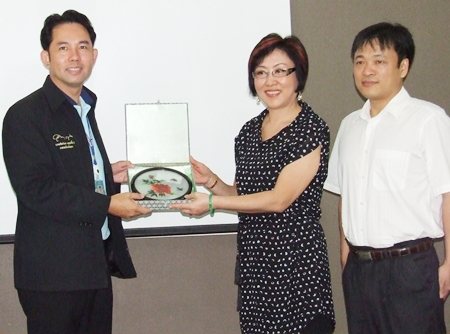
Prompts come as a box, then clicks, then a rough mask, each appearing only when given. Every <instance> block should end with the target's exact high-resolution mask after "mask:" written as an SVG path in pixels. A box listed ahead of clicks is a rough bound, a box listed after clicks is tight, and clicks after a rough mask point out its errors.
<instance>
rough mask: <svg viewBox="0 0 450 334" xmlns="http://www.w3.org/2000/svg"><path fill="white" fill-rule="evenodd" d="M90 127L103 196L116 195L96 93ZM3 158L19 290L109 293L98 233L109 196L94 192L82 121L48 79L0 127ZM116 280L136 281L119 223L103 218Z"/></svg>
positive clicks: (89, 92)
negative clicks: (13, 208) (12, 200)
mask: <svg viewBox="0 0 450 334" xmlns="http://www.w3.org/2000/svg"><path fill="white" fill-rule="evenodd" d="M84 92H85V94H86V93H87V94H88V95H89V96H90V98H91V100H92V101H91V103H90V104H91V110H90V112H89V121H90V124H91V127H92V132H93V134H94V136H95V140H96V141H97V144H98V147H99V150H100V153H101V155H102V158H103V161H104V166H105V177H106V188H107V194H108V195H112V194H116V193H118V192H119V191H120V185H119V184H116V183H114V180H113V175H112V170H111V164H110V162H109V159H108V156H107V154H106V151H105V147H104V145H103V141H102V138H101V136H100V132H99V130H98V126H97V122H96V120H95V105H96V101H97V98H96V96H95V94H94V93H92V92H91V91H89V90H88V89H87V88H84ZM2 136H3V156H4V160H5V164H6V169H7V171H8V175H9V178H10V181H11V185H12V187H13V189H14V191H15V193H16V196H17V205H18V215H17V223H16V232H15V241H14V282H15V287H16V288H18V289H26V290H37V291H74V290H86V289H99V288H105V287H107V286H108V284H109V283H108V282H109V275H110V272H109V267H108V265H107V263H106V260H105V251H104V244H103V240H102V235H101V226H102V225H103V223H104V221H105V217H106V215H107V214H108V213H107V212H108V207H109V203H110V199H111V198H110V196H105V195H101V194H98V193H96V192H95V191H94V176H93V168H92V160H91V155H90V151H89V146H88V142H87V139H86V135H85V132H84V129H83V125H82V123H81V119H80V117H79V115H78V113H77V111H76V109H75V108H74V107H73V106H72V105H71V104H70V102H69V100H68V99H67V97H66V96H65V94H64V93H63V92H62V91H61V90H60V89H59V88H57V87H56V86H55V85H54V83H53V82H52V81H51V79H50V77H47V79H46V81H45V83H44V85H43V87H42V88H41V89H38V90H37V91H35V92H34V93H32V94H30V95H29V96H27V97H25V98H24V99H22V100H20V101H18V102H17V103H15V104H14V105H13V106H12V107H11V108H10V109H9V110H8V112H7V114H6V116H5V118H4V121H3V132H2ZM108 220H109V228H110V230H111V236H110V238H111V243H112V247H113V253H114V256H115V260H116V264H117V266H118V269H119V271H120V275H119V276H122V277H124V278H131V277H135V276H136V272H135V269H134V266H133V263H132V261H131V257H130V255H129V252H128V247H127V243H126V240H125V236H124V231H123V227H122V222H121V219H120V218H119V217H116V216H112V215H108Z"/></svg>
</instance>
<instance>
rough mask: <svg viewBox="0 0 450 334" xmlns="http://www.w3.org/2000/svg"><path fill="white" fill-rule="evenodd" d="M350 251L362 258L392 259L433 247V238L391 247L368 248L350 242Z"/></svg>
mask: <svg viewBox="0 0 450 334" xmlns="http://www.w3.org/2000/svg"><path fill="white" fill-rule="evenodd" d="M349 246H350V251H351V252H352V253H354V254H355V255H356V256H357V257H358V259H360V260H383V259H391V258H394V257H400V256H406V255H411V254H417V253H420V252H425V251H426V250H428V249H430V248H431V247H433V240H432V239H428V238H427V239H425V240H423V239H422V240H421V241H420V242H418V243H416V244H412V245H409V246H405V247H395V246H394V247H390V248H379V249H376V248H373V249H367V247H357V246H353V245H351V244H349Z"/></svg>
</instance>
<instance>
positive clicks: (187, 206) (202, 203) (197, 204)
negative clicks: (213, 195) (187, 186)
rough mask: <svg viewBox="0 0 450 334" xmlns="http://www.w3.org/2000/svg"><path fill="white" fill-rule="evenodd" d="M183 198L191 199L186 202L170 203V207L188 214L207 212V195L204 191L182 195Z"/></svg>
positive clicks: (197, 214)
mask: <svg viewBox="0 0 450 334" xmlns="http://www.w3.org/2000/svg"><path fill="white" fill-rule="evenodd" d="M184 198H185V199H189V200H193V201H192V202H188V203H178V204H171V205H170V208H171V209H178V210H180V211H181V212H182V213H186V214H188V215H194V216H201V215H203V214H205V213H207V212H209V195H208V194H205V193H192V194H189V195H186V196H184Z"/></svg>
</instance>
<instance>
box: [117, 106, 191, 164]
mask: <svg viewBox="0 0 450 334" xmlns="http://www.w3.org/2000/svg"><path fill="white" fill-rule="evenodd" d="M125 122H126V126H125V127H126V140H127V143H126V145H127V147H126V149H127V159H128V160H130V161H131V162H132V163H133V164H134V165H153V164H161V165H166V164H169V165H170V164H179V163H189V118H188V105H187V103H146V104H126V105H125Z"/></svg>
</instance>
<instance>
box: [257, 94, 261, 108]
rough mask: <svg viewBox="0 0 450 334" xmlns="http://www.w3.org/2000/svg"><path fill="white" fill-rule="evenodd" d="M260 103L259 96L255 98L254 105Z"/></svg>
mask: <svg viewBox="0 0 450 334" xmlns="http://www.w3.org/2000/svg"><path fill="white" fill-rule="evenodd" d="M260 103H261V100H260V99H259V96H258V97H256V104H257V105H258V106H259V104H260Z"/></svg>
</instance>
